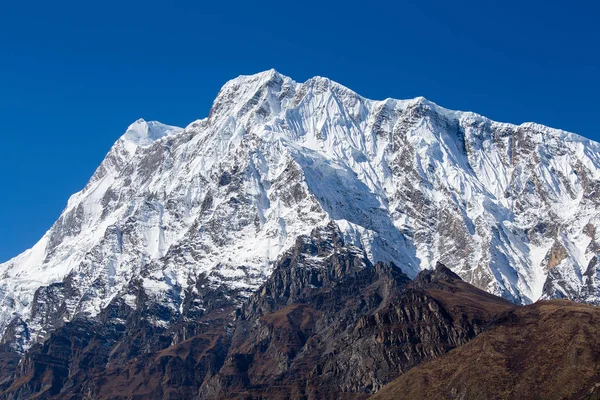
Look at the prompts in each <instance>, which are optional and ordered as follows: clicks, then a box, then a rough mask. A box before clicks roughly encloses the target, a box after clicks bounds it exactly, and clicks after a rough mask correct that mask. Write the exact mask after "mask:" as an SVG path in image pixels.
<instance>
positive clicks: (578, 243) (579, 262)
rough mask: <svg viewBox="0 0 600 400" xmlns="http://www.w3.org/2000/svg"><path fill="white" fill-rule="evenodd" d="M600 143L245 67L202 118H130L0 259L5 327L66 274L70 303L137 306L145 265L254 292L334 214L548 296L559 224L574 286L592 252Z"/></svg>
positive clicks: (352, 240)
mask: <svg viewBox="0 0 600 400" xmlns="http://www.w3.org/2000/svg"><path fill="white" fill-rule="evenodd" d="M599 150H600V147H599V145H598V144H597V143H595V142H592V141H589V140H587V139H584V138H581V137H579V136H577V135H574V134H570V133H567V132H564V131H559V130H554V129H551V128H547V127H544V126H541V125H537V124H523V125H520V126H515V125H510V124H506V123H498V122H494V121H491V120H489V119H487V118H485V117H482V116H480V115H477V114H474V113H469V112H462V111H452V110H447V109H445V108H443V107H440V106H437V105H436V104H434V103H432V102H430V101H428V100H426V99H424V98H416V99H412V100H394V99H386V100H382V101H373V100H369V99H366V98H364V97H362V96H359V95H357V94H356V93H354V92H352V91H351V90H350V89H348V88H346V87H344V86H342V85H340V84H338V83H335V82H333V81H331V80H329V79H326V78H321V77H315V78H312V79H310V80H308V81H307V82H305V83H297V82H294V81H293V80H292V79H290V78H288V77H285V76H283V75H281V74H279V73H277V72H276V71H275V70H269V71H265V72H263V73H260V74H256V75H249V76H240V77H238V78H236V79H233V80H231V81H229V82H227V83H226V84H225V85H224V86H223V88H222V89H221V91H220V92H219V94H218V95H217V98H216V99H215V102H214V104H213V107H212V109H211V112H210V115H209V117H208V118H206V119H203V120H197V121H194V122H192V123H191V124H189V125H188V126H187V127H186V128H183V129H182V128H177V127H172V126H168V125H164V124H161V123H159V122H155V121H150V122H146V121H144V120H142V119H140V120H137V121H135V122H134V123H133V124H131V125H130V126H129V127H128V128H127V130H126V132H125V133H124V135H123V136H122V137H121V138H120V139H119V140H117V142H116V143H115V145H114V146H113V148H112V149H111V150H110V152H109V153H108V154H107V156H106V158H105V159H104V161H103V162H102V164H101V165H100V166H99V167H98V169H97V171H96V172H95V173H94V175H93V176H92V178H91V179H90V182H89V183H88V185H86V187H85V188H84V189H83V190H82V191H80V192H78V193H76V194H74V195H73V196H72V197H71V198H70V200H69V202H68V205H67V207H66V208H65V210H64V211H63V214H62V215H61V217H60V218H59V220H57V222H56V223H55V224H54V225H53V227H52V228H51V229H50V230H49V231H48V232H47V233H46V235H44V237H43V238H42V239H41V240H40V242H39V243H38V244H36V246H34V247H33V248H32V249H31V250H28V251H26V252H25V253H23V254H22V255H20V256H17V257H16V258H14V259H12V260H10V261H8V262H6V263H4V264H0V276H2V277H3V280H2V282H1V283H0V299H2V303H0V307H1V309H0V330H1V329H3V328H4V327H5V326H6V324H8V322H9V321H10V319H11V318H13V313H14V314H15V315H19V316H21V317H22V318H23V319H25V320H27V321H28V324H29V325H30V327H31V329H32V332H34V336H35V332H36V330H39V331H40V332H42V331H43V330H45V329H46V327H43V326H37V325H36V323H37V322H36V321H34V320H31V319H30V312H31V303H32V301H33V296H34V294H35V291H36V290H37V289H38V288H39V287H43V286H47V285H49V284H52V283H56V282H60V281H62V280H63V279H64V278H65V277H66V276H67V275H69V274H71V276H73V279H75V281H76V283H77V285H78V288H79V289H80V292H79V293H78V294H77V295H75V296H77V298H73V299H69V301H70V302H72V303H73V304H75V306H73V309H72V310H70V314H69V315H68V316H67V317H68V318H72V317H73V316H75V315H76V314H77V313H80V312H84V311H85V312H86V313H89V314H91V315H94V314H95V313H98V312H99V311H100V310H101V309H102V307H104V306H105V305H106V304H108V302H109V301H110V300H111V299H113V298H115V297H116V296H120V295H122V296H123V298H124V300H125V301H126V303H127V304H129V305H131V306H134V305H135V299H133V298H131V295H130V294H127V293H125V292H124V290H125V288H126V287H127V285H128V283H129V282H130V281H131V279H133V278H134V277H139V276H141V275H142V273H143V274H144V279H143V287H144V290H146V291H147V292H148V293H150V294H152V296H154V297H155V298H157V299H163V300H161V301H165V302H173V301H177V300H176V299H177V295H169V296H167V295H166V293H179V295H180V294H181V293H182V292H183V290H182V288H186V287H187V286H188V285H190V284H191V283H193V282H194V280H195V279H196V277H197V276H198V275H199V274H206V276H208V277H209V279H210V280H211V284H214V285H220V284H223V285H226V286H228V287H230V288H237V289H241V290H244V291H246V292H247V293H250V292H251V291H252V290H255V289H256V288H258V287H259V286H260V284H261V283H262V282H263V281H264V279H266V277H267V276H268V275H269V274H270V272H271V268H272V265H273V263H274V261H275V260H276V259H277V257H278V256H279V255H280V254H281V253H282V252H283V251H285V250H286V249H288V248H290V247H291V246H292V245H293V244H294V243H295V240H296V238H297V237H298V236H299V235H303V234H307V233H309V232H310V231H311V230H312V229H313V228H314V227H315V226H318V225H324V224H326V223H328V222H329V221H330V220H333V221H334V222H335V223H336V224H337V225H338V226H339V228H340V230H341V232H342V234H343V237H344V238H345V240H346V241H347V242H348V243H349V244H353V245H355V246H357V247H358V248H360V249H361V250H363V251H365V252H366V254H367V255H368V257H369V258H370V259H371V261H374V262H375V261H385V262H390V261H393V262H394V263H396V264H397V265H399V266H400V267H401V268H402V269H403V270H404V271H405V272H406V273H407V274H408V275H409V276H415V275H416V273H418V271H419V270H421V269H424V268H432V267H433V266H434V265H435V263H436V262H437V261H440V260H441V261H442V262H444V263H446V264H447V265H448V266H449V267H451V268H452V269H453V270H454V271H455V272H457V273H458V274H459V275H461V276H462V277H463V278H464V279H466V280H467V281H469V282H471V283H473V284H475V285H478V286H480V287H482V288H484V289H486V290H488V291H490V292H492V293H495V294H498V295H503V296H505V297H507V298H510V299H512V300H514V301H516V302H522V303H529V302H532V301H535V300H537V299H538V298H539V297H540V296H542V295H543V289H544V283H545V282H546V277H547V274H548V271H547V265H546V264H545V263H547V261H546V256H547V254H548V251H549V249H550V248H551V246H552V244H553V243H554V241H555V240H556V239H557V237H558V236H556V235H559V238H560V240H561V242H562V243H564V246H565V248H566V249H567V252H568V253H569V257H568V258H567V259H566V260H565V261H563V263H561V265H560V266H559V267H560V270H561V271H562V274H563V275H564V277H565V279H566V280H567V281H568V282H569V284H570V285H571V286H572V287H571V290H572V292H571V294H570V295H571V296H575V295H576V294H577V293H579V292H580V291H581V290H582V287H583V285H584V284H583V278H582V271H585V270H586V268H587V265H588V263H589V262H590V260H591V259H592V257H593V256H594V255H595V254H594V253H593V252H591V251H589V250H588V247H589V246H590V245H591V242H592V239H590V237H589V236H587V235H586V234H584V233H582V231H583V230H584V229H585V226H586V224H588V222H589V221H591V222H590V223H591V224H592V225H593V226H594V227H600V226H599V224H598V221H600V218H598V217H599V215H598V210H599V208H598V207H597V204H596V203H594V198H593V197H594V196H590V193H592V191H593V186H592V185H591V184H590V183H589V182H593V181H594V180H597V179H599V178H600V157H599V154H600V153H599ZM545 227H546V228H545ZM552 227H558V228H556V229H557V231H558V232H559V233H553V232H554V231H552V230H551V229H550V228H552ZM569 227H571V228H570V229H569ZM544 229H546V230H547V231H548V232H550V233H548V232H546V233H544ZM190 282H191V283H190ZM99 287H100V288H101V290H100V289H98V288H99ZM592 299H593V297H592ZM599 299H600V297H599ZM169 304H171V303H169ZM171 306H172V307H173V309H180V306H181V305H180V304H171Z"/></svg>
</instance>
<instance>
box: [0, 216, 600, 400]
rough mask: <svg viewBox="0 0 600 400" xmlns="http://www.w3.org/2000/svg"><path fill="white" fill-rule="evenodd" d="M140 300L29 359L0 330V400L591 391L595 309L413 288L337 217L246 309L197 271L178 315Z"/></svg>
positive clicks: (439, 278) (571, 394)
mask: <svg viewBox="0 0 600 400" xmlns="http://www.w3.org/2000/svg"><path fill="white" fill-rule="evenodd" d="M203 282H204V283H203ZM129 290H130V291H131V292H132V293H133V292H135V291H136V290H139V288H136V285H135V282H134V283H133V284H132V285H131V287H130V288H129ZM142 292H143V291H142ZM136 298H137V304H136V305H135V307H132V306H130V305H128V304H127V303H126V302H125V301H123V300H122V299H120V298H117V299H114V300H113V301H112V302H111V304H110V306H109V307H107V308H106V309H104V310H103V312H102V313H101V314H100V315H99V316H97V317H94V318H87V319H86V318H83V317H81V318H77V319H75V320H73V321H71V322H67V323H65V324H64V325H62V326H61V327H59V328H58V329H56V330H55V331H54V332H52V333H50V334H49V335H48V336H47V339H46V340H45V341H44V342H43V343H39V344H36V345H34V346H33V347H32V348H31V349H30V350H29V351H28V352H26V353H25V354H24V355H21V354H19V353H18V352H17V351H16V350H15V349H17V348H18V346H17V345H16V344H15V343H12V342H11V337H10V335H7V336H6V337H5V339H4V342H3V343H2V345H1V346H2V347H1V348H0V398H3V399H355V398H356V399H359V398H366V397H368V396H369V395H371V394H373V393H375V392H377V394H376V396H378V398H390V399H391V398H457V399H459V398H460V399H471V398H477V399H480V398H481V399H488V398H532V399H533V398H552V396H554V398H595V397H591V396H594V395H595V393H596V392H595V390H596V391H597V386H595V385H596V384H597V383H600V368H599V367H598V366H597V365H598V361H599V360H600V336H598V332H597V329H598V328H597V326H599V324H598V322H599V321H600V310H599V309H597V308H596V307H593V306H585V305H575V304H573V303H571V302H568V301H552V302H541V303H537V304H534V305H532V306H527V307H517V306H515V305H514V304H512V303H510V302H508V301H506V300H504V299H502V298H500V297H496V296H493V295H491V294H489V293H487V292H484V291H482V290H480V289H477V288H475V287H474V286H471V285H469V284H467V283H466V282H464V281H462V280H461V279H460V278H459V277H458V275H456V274H454V273H453V272H451V271H450V270H449V269H448V268H446V267H445V266H443V265H441V264H438V266H437V267H436V268H435V269H434V270H431V271H429V270H428V271H423V272H421V273H420V274H419V275H418V276H417V277H416V278H415V279H414V280H412V281H411V280H410V279H409V278H408V277H407V276H406V275H404V274H403V273H402V271H401V268H398V267H397V266H395V265H393V264H392V265H385V264H381V263H378V264H376V265H372V264H371V263H370V262H369V260H368V259H367V257H366V256H365V254H364V253H363V251H362V250H360V249H358V248H357V247H354V246H351V245H348V244H346V243H344V241H343V239H342V235H341V232H340V231H339V229H338V227H337V226H336V225H335V224H333V223H330V224H329V225H328V226H327V227H324V228H317V229H315V230H313V232H312V233H311V235H310V236H302V237H300V238H298V240H297V242H296V244H295V246H294V247H293V248H292V249H291V250H289V251H288V252H286V253H285V254H283V256H282V257H280V259H279V261H278V263H277V265H276V267H275V269H274V272H273V274H272V275H271V277H270V278H269V279H267V281H266V282H265V283H264V284H263V285H262V286H261V287H260V288H259V290H258V291H256V292H255V293H254V294H253V295H252V296H251V297H250V298H249V299H247V300H245V301H243V303H242V300H241V297H240V296H239V293H237V292H236V291H235V290H232V289H230V288H225V287H211V285H209V284H208V283H206V282H205V281H203V280H202V279H201V277H200V278H199V279H197V282H196V286H195V288H193V290H190V293H188V295H187V296H186V299H187V300H186V303H185V304H184V306H183V310H182V311H181V312H180V313H178V314H177V318H178V319H177V320H171V319H170V318H171V315H170V313H171V312H172V311H171V310H170V309H169V308H165V307H162V306H161V304H157V303H154V302H152V301H151V300H150V299H144V297H143V296H137V297H136ZM240 304H241V306H240ZM173 318H175V317H173ZM156 320H159V321H165V320H166V321H170V324H169V325H164V327H163V325H162V324H161V323H156ZM15 331H18V329H17V328H15ZM22 335H23V332H19V334H18V335H17V334H15V335H14V337H13V339H12V340H13V341H16V340H18V337H20V336H22ZM396 378H398V379H396ZM395 379H396V380H395ZM390 382H392V383H391V384H390ZM388 384H389V385H388ZM386 385H387V386H386ZM382 388H383V389H382ZM380 389H381V390H380ZM586 396H587V397H586Z"/></svg>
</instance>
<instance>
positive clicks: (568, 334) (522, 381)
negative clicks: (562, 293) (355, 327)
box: [371, 300, 600, 400]
mask: <svg viewBox="0 0 600 400" xmlns="http://www.w3.org/2000/svg"><path fill="white" fill-rule="evenodd" d="M599 326H600V308H597V307H595V306H589V305H583V304H577V303H573V302H571V301H566V300H554V301H542V302H538V303H536V304H533V305H530V306H525V307H518V308H515V309H513V310H510V311H508V312H505V313H503V314H501V315H500V316H499V317H498V319H497V320H496V321H495V322H494V323H493V326H491V327H490V328H489V329H487V330H486V332H484V333H482V334H481V335H479V336H478V337H477V338H475V339H474V340H472V341H471V342H469V343H467V344H465V345H464V346H461V347H459V348H457V349H455V350H453V351H451V352H449V353H447V354H446V355H444V356H441V357H439V358H437V359H435V360H433V361H430V362H428V363H425V364H422V365H420V366H418V367H415V368H413V369H412V370H410V371H408V372H407V373H406V374H404V375H402V376H400V377H399V378H398V379H396V380H395V381H394V382H392V383H391V384H389V385H387V386H386V387H384V388H383V389H382V390H381V391H379V392H378V393H376V394H375V395H374V396H372V397H371V398H372V399H473V400H477V399H524V400H526V399H584V398H598V393H599V391H598V383H599V382H600V363H599V361H600V335H599V332H598V327H599ZM594 396H595V397H594Z"/></svg>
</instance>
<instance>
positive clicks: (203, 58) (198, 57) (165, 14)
mask: <svg viewBox="0 0 600 400" xmlns="http://www.w3.org/2000/svg"><path fill="white" fill-rule="evenodd" d="M599 7H600V6H598V5H596V2H593V1H580V0H573V1H570V2H565V1H561V2H558V1H556V2H553V1H549V2H548V1H523V0H520V1H514V0H508V1H501V2H500V1H485V2H482V1H454V2H445V1H436V0H432V1H429V2H421V1H419V2H417V1H415V2H410V3H409V2H402V1H399V2H396V1H387V0H383V1H369V2H352V1H327V0H321V1H314V0H308V1H303V2H294V3H292V2H284V1H278V2H271V1H266V2H249V1H246V2H231V1H212V2H199V1H197V2H192V1H189V2H188V1H161V2H153V1H146V2H134V1H123V0H121V1H119V2H115V1H110V0H109V1H104V2H95V1H91V2H81V1H78V2H66V1H59V2H45V1H44V2H42V1H19V2H16V1H14V2H11V3H9V2H8V1H5V2H2V5H0V135H1V138H2V142H1V144H0V199H1V202H2V204H1V207H0V261H4V260H7V259H8V258H10V257H12V256H14V255H16V254H18V253H20V252H21V251H22V250H24V249H26V248H28V247H30V246H32V245H33V244H34V243H35V241H36V240H37V239H39V238H40V237H41V236H42V235H43V233H44V232H45V231H46V230H47V229H48V228H49V227H50V225H51V224H52V222H54V220H55V219H56V218H57V217H58V215H59V214H60V212H61V210H62V209H63V208H64V206H65V205H66V202H67V199H68V197H69V195H70V194H71V193H73V192H76V191H78V190H80V189H81V188H82V187H83V186H84V185H85V183H86V182H87V180H88V179H89V177H90V176H91V174H92V173H93V171H94V169H95V168H96V167H97V165H98V164H99V163H100V161H101V160H102V158H103V157H104V155H105V154H106V152H107V151H108V150H109V148H110V146H111V145H112V143H113V142H114V141H115V140H116V139H117V138H118V137H119V136H120V135H121V134H122V133H123V131H124V130H125V128H126V127H127V126H128V125H129V124H130V123H131V122H133V121H134V120H136V119H137V118H140V117H142V118H145V119H147V120H159V121H162V122H164V123H167V124H172V125H180V126H185V125H187V124H188V123H189V122H191V121H193V120H195V119H198V118H202V117H205V116H206V115H207V114H208V111H209V109H210V105H211V102H212V100H213V99H214V97H215V95H216V94H217V92H218V90H219V88H220V87H221V86H222V84H223V83H225V81H227V80H228V79H231V78H233V77H235V76H237V75H240V74H252V73H255V72H259V71H262V70H265V69H269V68H275V69H277V70H278V71H279V72H281V73H283V74H285V75H288V76H291V77H292V78H294V79H295V80H297V81H304V80H306V79H308V78H310V77H311V76H314V75H321V76H327V77H329V78H331V79H333V80H336V81H338V82H340V83H342V84H344V85H346V86H348V87H350V88H352V89H354V90H356V91H357V92H359V93H360V94H362V95H364V96H366V97H369V98H374V99H382V98H386V97H394V98H412V97H416V96H421V95H422V96H425V97H427V98H428V99H430V100H432V101H434V102H436V103H438V104H440V105H442V106H445V107H448V108H452V109H462V110H471V111H475V112H478V113H481V114H484V115H486V116H488V117H490V118H493V119H496V120H500V121H506V122H513V123H521V122H525V121H535V122H540V123H543V124H546V125H550V126H553V127H557V128H562V129H566V130H570V131H573V132H577V133H579V134H582V135H584V136H587V137H589V138H592V139H595V140H599V139H600V129H599V127H598V124H597V121H598V119H599V117H600V113H599V111H598V108H599V106H600V101H599V100H598V96H599V89H600V78H599V73H600V27H599V25H600V24H598V19H599V16H600V9H599Z"/></svg>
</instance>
